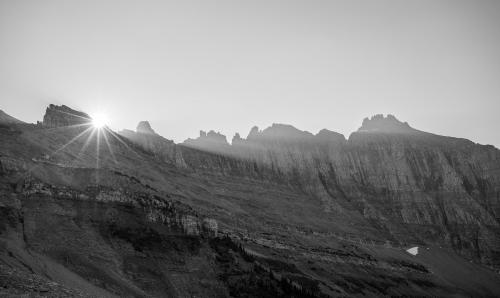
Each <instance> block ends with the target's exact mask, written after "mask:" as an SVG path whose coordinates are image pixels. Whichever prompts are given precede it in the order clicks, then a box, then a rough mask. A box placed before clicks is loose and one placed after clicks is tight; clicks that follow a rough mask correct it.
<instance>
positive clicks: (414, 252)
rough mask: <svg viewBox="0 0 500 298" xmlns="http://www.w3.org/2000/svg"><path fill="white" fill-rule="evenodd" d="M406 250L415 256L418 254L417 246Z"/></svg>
mask: <svg viewBox="0 0 500 298" xmlns="http://www.w3.org/2000/svg"><path fill="white" fill-rule="evenodd" d="M406 252H407V253H409V254H412V255H414V256H416V255H418V246H415V247H412V248H410V249H407V250H406Z"/></svg>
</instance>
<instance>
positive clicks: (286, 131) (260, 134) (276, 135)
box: [247, 123, 313, 140]
mask: <svg viewBox="0 0 500 298" xmlns="http://www.w3.org/2000/svg"><path fill="white" fill-rule="evenodd" d="M312 136H313V134H312V133H310V132H307V131H302V130H299V129H297V128H295V127H293V126H292V125H289V124H281V123H273V125H271V126H270V127H268V128H266V129H264V130H262V131H259V130H258V128H257V126H255V127H253V128H252V130H251V131H250V134H249V135H248V138H247V139H248V140H251V139H297V138H307V137H312Z"/></svg>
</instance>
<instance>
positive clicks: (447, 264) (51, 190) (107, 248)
mask: <svg viewBox="0 0 500 298" xmlns="http://www.w3.org/2000/svg"><path fill="white" fill-rule="evenodd" d="M147 126H148V127H149V128H150V126H149V125H147ZM144 127H146V125H145V124H143V125H141V126H140V128H141V129H139V128H138V129H137V131H135V132H134V131H125V132H121V133H120V134H117V133H114V132H112V131H111V130H109V129H104V130H102V131H100V132H99V133H97V132H96V131H94V130H92V129H87V127H85V126H83V127H82V126H58V127H52V128H47V127H45V126H35V125H29V124H21V125H15V126H8V127H3V126H2V127H0V136H1V139H2V142H1V143H0V186H1V188H0V191H1V196H0V198H1V201H0V202H1V205H0V212H1V214H2V216H1V217H0V218H1V219H0V233H1V234H0V240H1V242H0V244H1V245H0V283H1V285H2V286H3V287H0V293H2V294H6V295H16V294H24V293H31V294H33V295H44V294H43V293H47V292H48V291H50V293H51V295H52V296H56V297H57V296H60V297H65V296H76V297H78V296H83V297H85V296H110V297H111V296H120V297H123V296H129V297H130V296H133V297H148V296H154V297H164V296H171V297H186V296H202V297H326V296H363V295H370V296H373V295H432V296H446V295H457V296H470V295H476V296H477V295H495V294H497V293H499V292H500V288H499V287H498V284H500V283H498V281H499V278H498V275H497V274H496V273H494V272H493V271H492V270H490V269H488V268H486V267H485V266H484V264H487V265H491V266H495V265H496V264H498V256H497V255H496V252H498V248H499V246H498V236H497V235H498V234H494V233H496V232H497V230H496V229H497V227H498V216H497V215H498V192H495V191H497V190H498V188H496V187H497V186H498V174H497V172H495V171H494V168H493V166H494V165H495V163H498V156H499V153H498V150H497V149H495V148H493V147H489V146H479V145H476V144H473V143H472V142H469V141H466V140H461V139H454V138H445V137H439V136H434V135H430V134H429V135H427V134H425V135H420V134H419V135H418V136H414V135H403V136H401V135H395V134H382V135H381V134H379V133H378V132H377V133H366V132H360V133H354V134H353V135H351V137H350V138H349V140H345V138H344V137H343V136H341V135H339V134H336V133H334V132H329V131H324V132H322V133H318V134H317V135H312V134H309V133H301V132H300V131H299V132H297V130H295V129H293V128H290V127H288V126H287V127H284V128H283V131H284V132H286V133H284V137H283V138H281V139H280V131H281V129H282V127H280V126H276V127H275V129H273V130H264V131H266V132H265V133H264V131H262V132H259V131H258V129H257V130H256V131H255V135H254V136H253V137H248V138H247V139H241V138H240V144H235V143H234V142H233V145H229V144H228V145H227V147H226V148H228V149H225V150H226V151H224V152H217V151H216V152H214V149H213V148H211V149H210V152H208V151H203V150H200V149H201V148H202V147H197V148H190V147H188V146H186V145H176V144H174V143H173V142H171V141H169V140H167V139H165V138H163V137H161V136H159V135H157V134H156V133H154V131H153V130H152V129H151V130H149V129H148V130H147V131H144V130H143V129H142V128H144ZM269 131H271V132H272V134H271V133H269ZM261 134H262V135H263V136H260V135H261ZM269 135H273V137H270V136H269ZM207 136H208V134H207ZM488 167H490V168H488ZM488 169H490V171H487V170H488ZM464 177H465V178H466V179H467V181H468V183H466V184H464V183H463V181H465V180H464ZM440 179H442V181H441V180H440ZM481 179H482V180H481ZM465 185H467V186H465ZM474 243H475V244H474ZM415 245H418V246H421V249H422V250H423V251H424V252H425V253H422V254H420V255H417V256H412V255H409V254H407V253H406V252H405V250H406V249H407V248H409V247H410V246H415ZM436 245H438V246H439V245H441V246H442V248H439V247H438V246H436ZM427 247H429V249H428V250H427V249H426V248H427ZM469 260H472V261H473V262H469ZM446 268H453V269H454V272H455V273H452V272H450V271H449V270H447V269H446ZM467 274H473V275H477V276H481V278H477V279H474V281H473V283H471V284H465V283H463V280H464V276H466V275H467Z"/></svg>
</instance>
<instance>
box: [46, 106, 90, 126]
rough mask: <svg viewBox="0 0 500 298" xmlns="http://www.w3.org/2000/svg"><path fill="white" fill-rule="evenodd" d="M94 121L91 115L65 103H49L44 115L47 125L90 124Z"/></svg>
mask: <svg viewBox="0 0 500 298" xmlns="http://www.w3.org/2000/svg"><path fill="white" fill-rule="evenodd" d="M91 121H92V119H91V118H90V116H89V115H87V114H85V113H83V112H79V111H76V110H73V109H71V108H69V107H67V106H65V105H61V106H56V105H53V104H51V105H49V106H48V107H47V110H46V111H45V115H44V116H43V125H44V126H45V127H61V126H72V125H81V124H89V123H90V122H91Z"/></svg>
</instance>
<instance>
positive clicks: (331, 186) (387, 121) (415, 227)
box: [185, 115, 500, 266]
mask: <svg viewBox="0 0 500 298" xmlns="http://www.w3.org/2000/svg"><path fill="white" fill-rule="evenodd" d="M226 152H229V153H228V156H236V157H237V158H240V159H242V160H243V161H241V162H240V163H236V164H235V163H234V161H233V160H231V159H227V160H223V159H220V158H215V157H214V160H213V161H212V160H210V159H209V158H208V157H206V158H205V159H204V160H190V159H189V158H186V157H185V161H186V163H187V164H189V165H190V166H192V167H197V166H198V164H200V163H201V164H202V165H201V166H202V167H204V168H207V167H208V168H210V167H216V168H220V169H221V171H223V172H224V173H230V175H235V174H237V175H242V176H248V177H264V179H267V180H274V181H277V180H280V179H281V181H283V183H290V184H291V185H294V187H296V188H297V189H300V191H302V192H305V193H309V194H311V196H312V197H315V198H318V199H319V200H320V201H321V202H322V205H323V210H324V211H325V212H329V213H332V214H334V215H332V216H336V217H339V216H343V215H344V214H350V216H351V217H352V218H353V219H354V218H358V219H356V220H358V221H363V220H369V221H372V222H376V224H377V225H379V226H380V227H383V229H385V230H386V231H387V232H388V234H387V236H386V237H388V239H390V240H391V241H392V240H395V239H397V240H400V241H403V242H413V243H434V244H439V245H445V246H450V247H452V248H454V249H455V250H457V251H459V252H461V253H463V254H464V255H466V256H467V257H470V258H474V259H476V260H480V261H482V262H484V263H488V264H493V265H495V266H500V257H499V256H500V245H499V244H498V237H497V236H495V235H499V234H500V222H499V218H500V191H499V189H500V171H499V170H498V169H499V168H500V151H499V150H498V149H496V148H494V147H492V146H482V145H478V144H474V143H473V142H470V141H468V140H464V139H457V138H451V137H444V136H438V135H433V134H430V133H425V132H422V131H418V130H416V129H413V128H411V127H410V126H409V125H408V124H407V123H403V122H400V121H399V120H397V119H396V118H395V117H394V116H391V115H388V116H387V117H384V116H382V115H376V116H374V117H372V118H371V119H368V118H367V119H365V121H363V125H362V127H361V128H360V129H359V131H358V132H355V133H353V134H352V135H351V136H350V137H349V140H348V141H346V140H345V139H344V137H343V136H342V135H340V134H338V133H335V132H330V131H327V130H323V131H320V132H319V133H318V134H317V135H312V134H310V133H307V132H301V131H300V130H297V129H295V128H293V127H291V126H286V125H280V124H275V125H273V126H272V127H270V128H267V129H265V130H263V131H260V130H259V129H258V128H257V127H254V128H253V129H252V130H251V132H250V134H249V135H248V137H247V139H242V138H235V139H234V140H233V146H231V147H230V149H229V150H228V151H226ZM245 160H247V161H248V162H249V163H248V164H245V162H244V161H245ZM273 173H274V174H273ZM353 211H355V212H354V213H353ZM403 239H404V240H403Z"/></svg>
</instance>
